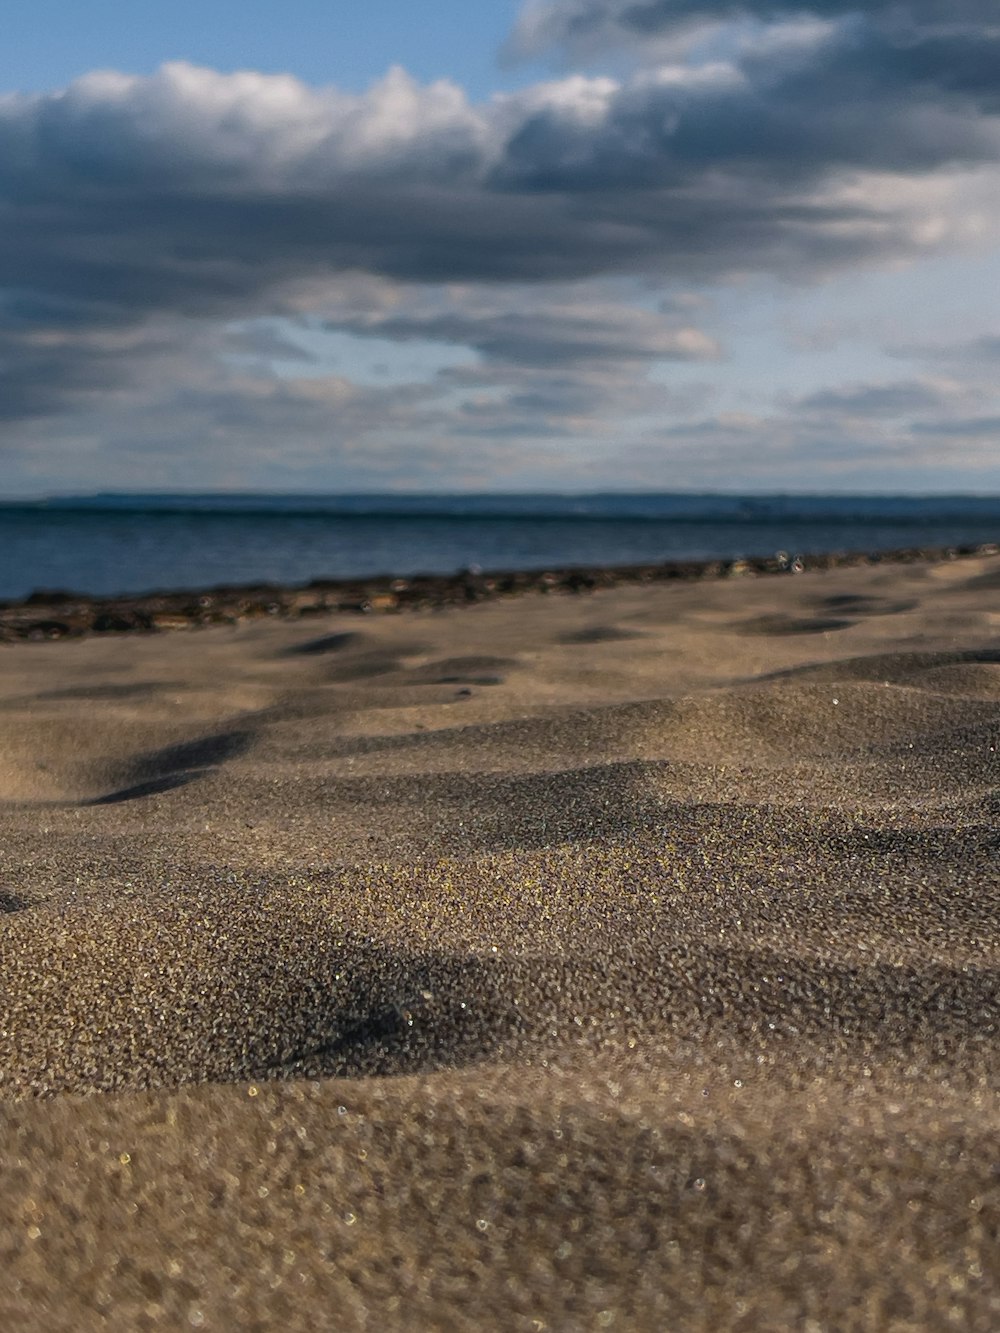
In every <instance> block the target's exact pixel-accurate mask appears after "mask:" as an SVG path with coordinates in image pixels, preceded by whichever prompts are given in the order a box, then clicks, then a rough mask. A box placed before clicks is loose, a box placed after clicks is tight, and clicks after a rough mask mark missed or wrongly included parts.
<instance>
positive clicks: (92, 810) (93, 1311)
mask: <svg viewBox="0 0 1000 1333" xmlns="http://www.w3.org/2000/svg"><path fill="white" fill-rule="evenodd" d="M0 719H2V720H0V820H2V829H3V836H2V839H0V1167H2V1177H0V1179H2V1185H3V1188H2V1190H0V1271H2V1273H3V1280H2V1282H0V1326H2V1327H4V1328H10V1329H17V1330H19V1331H21V1330H24V1331H26V1333H30V1331H31V1330H36V1329H38V1330H43V1329H44V1330H62V1329H65V1330H74V1331H76V1330H88V1329H105V1328H109V1329H124V1330H132V1329H147V1328H149V1329H154V1328H162V1329H187V1328H204V1329H220V1330H232V1329H239V1330H271V1329H282V1330H285V1329H302V1330H306V1329H327V1328H329V1329H345V1330H351V1329H371V1330H383V1329H385V1330H394V1329H400V1330H404V1329H405V1330H411V1329H415V1330H423V1329H434V1330H437V1329H441V1330H451V1329H455V1330H461V1329H476V1330H479V1329H503V1330H507V1329H511V1330H519V1329H524V1330H531V1331H532V1333H535V1331H542V1330H573V1331H575V1330H589V1329H607V1328H610V1329H618V1330H646V1329H649V1330H665V1329H669V1330H706V1333H707V1331H708V1330H729V1329H742V1330H764V1329H766V1330H772V1329H773V1330H785V1329H794V1330H806V1331H808V1333H824V1331H825V1330H836V1331H837V1333H840V1331H841V1330H854V1329H858V1330H862V1329H865V1330H867V1329H872V1330H876V1329H878V1330H882V1329H891V1330H911V1329H912V1330H917V1329H920V1330H924V1329H939V1328H940V1329H944V1328H959V1329H974V1330H978V1329H982V1330H990V1331H992V1330H994V1329H996V1328H997V1327H1000V1250H998V1240H1000V1237H998V1230H1000V1150H998V1143H1000V1138H998V1134H1000V1105H998V1101H997V1095H996V1090H997V1086H998V1076H1000V1047H998V1041H1000V1036H998V1033H1000V1029H998V1024H1000V991H998V987H997V980H998V966H1000V928H998V920H1000V917H998V908H1000V862H998V848H1000V834H998V832H997V815H998V804H1000V798H998V790H1000V786H998V780H997V773H998V758H997V751H998V746H1000V560H998V559H997V558H996V557H983V558H980V559H968V560H962V561H957V562H951V563H949V562H939V563H914V564H909V565H894V566H879V565H873V566H868V567H859V568H844V569H831V570H827V571H822V570H811V571H806V572H804V573H802V574H799V575H792V574H789V575H787V576H783V577H771V578H753V577H745V578H730V579H726V580H720V581H716V582H711V583H679V584H676V585H661V586H650V587H642V586H636V587H628V586H624V587H617V588H611V589H607V590H598V591H596V592H590V593H587V592H584V593H581V594H579V595H569V594H565V593H558V594H552V595H549V596H545V595H542V594H541V593H532V594H529V595H525V596H523V597H520V598H518V599H516V600H504V599H499V600H494V601H490V602H487V603H484V604H481V605H473V606H470V607H468V608H458V607H455V608H451V607H446V608H444V609H439V610H429V609H428V610H421V611H415V612H406V613H402V614H397V615H391V614H390V615H383V616H367V617H364V616H359V615H351V614H344V613H333V614H328V615H321V616H314V617H312V618H310V619H308V620H294V619H293V620H259V621H255V622H252V623H248V624H242V625H237V626H233V627H217V628H207V629H202V630H196V631H189V632H176V633H160V634H150V635H127V636H106V637H92V638H83V639H80V640H75V641H67V642H59V643H50V642H39V643H34V642H22V643H13V644H8V645H5V646H3V647H0Z"/></svg>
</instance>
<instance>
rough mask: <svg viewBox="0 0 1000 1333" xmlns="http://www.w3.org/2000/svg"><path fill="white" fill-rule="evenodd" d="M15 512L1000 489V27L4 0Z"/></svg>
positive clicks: (0, 409)
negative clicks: (56, 503) (651, 493)
mask: <svg viewBox="0 0 1000 1333" xmlns="http://www.w3.org/2000/svg"><path fill="white" fill-rule="evenodd" d="M0 71H2V73H0V495H4V496H7V497H11V498H16V497H22V496H24V497H27V496H38V495H43V494H66V493H78V492H90V491H96V490H143V491H151V490H230V491H233V490H240V491H242V490H256V491H261V490H268V491H292V492H351V491H466V490H468V491H482V490H508V491H532V490H556V491H598V490H631V491H641V490H724V491H764V492H769V491H770V492H773V491H815V492H837V491H840V492H858V491H860V492H911V493H934V492H952V493H954V492H979V493H1000V300H998V297H1000V10H998V7H997V0H853V2H852V0H524V2H523V3H518V0H509V2H508V0H482V3H480V4H478V5H469V4H468V0H427V3H425V4H423V5H414V4H413V3H412V0H369V2H368V3H367V4H366V5H365V6H363V7H357V6H347V5H345V4H341V3H336V0H286V3H285V4H283V5H282V6H280V7H279V6H276V5H274V4H272V3H266V4H265V3H262V2H261V0H242V2H241V3H237V0H199V3H195V0H173V2H172V3H170V4H167V3H165V0H158V2H154V0H129V2H128V3H125V0H90V3H88V4H87V5H86V6H79V5H78V6H70V5H67V4H66V3H65V0H30V3H29V0H5V6H4V43H3V64H2V66H0Z"/></svg>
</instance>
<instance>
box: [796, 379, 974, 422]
mask: <svg viewBox="0 0 1000 1333" xmlns="http://www.w3.org/2000/svg"><path fill="white" fill-rule="evenodd" d="M948 398H949V395H948V394H947V393H945V392H943V391H942V390H941V389H940V388H938V387H936V386H934V385H931V384H927V383H923V382H921V381H919V380H900V381H897V382H896V383H893V384H855V385H850V386H849V387H847V388H840V389H823V390H820V391H819V392H817V393H811V394H807V395H805V396H804V397H802V398H799V399H797V401H796V403H795V406H796V407H797V408H798V409H799V410H801V411H804V412H836V413H841V414H843V415H844V416H848V417H857V416H860V417H898V416H904V415H908V414H911V413H914V412H926V411H928V410H935V409H940V408H941V407H942V406H943V405H944V404H946V403H947V402H948Z"/></svg>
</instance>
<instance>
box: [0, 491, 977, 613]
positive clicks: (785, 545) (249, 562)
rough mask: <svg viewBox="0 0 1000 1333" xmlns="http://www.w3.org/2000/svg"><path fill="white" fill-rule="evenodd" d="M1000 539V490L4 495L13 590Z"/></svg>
mask: <svg viewBox="0 0 1000 1333" xmlns="http://www.w3.org/2000/svg"><path fill="white" fill-rule="evenodd" d="M991 542H1000V496H931V497H929V496H920V497H914V496H822V495H805V496H804V495H784V496H783V495H742V496H741V495H681V494H647V495H631V494H629V495H625V494H606V495H412V496H402V495H354V496H289V495H280V496H279V495H271V496H268V495H252V496H250V495H239V496H236V495H230V496H220V495H101V496H91V497H84V498H76V499H59V500H48V501H39V502H32V503H6V504H0V598H5V599H13V598H20V597H25V596H27V595H28V594H30V593H31V592H34V591H37V590H41V589H47V590H52V589H59V590H64V591H70V592H80V593H90V594H95V595H101V594H103V595H114V594H119V593H141V592H151V591H154V590H157V589H180V588H208V587H212V586H217V585H220V584H246V583H254V582H271V583H282V584H300V583H308V582H309V581H310V580H312V579H322V578H350V577H361V576H368V575H376V574H393V575H405V574H415V573H452V572H454V571H456V570H459V569H468V568H474V567H477V566H478V567H479V568H481V569H484V570H513V569H545V568H554V567H565V566H572V565H627V564H641V563H656V562H660V561H667V560H709V559H734V558H737V557H741V556H756V555H773V554H774V553H775V552H776V551H787V552H788V553H789V554H796V553H798V554H802V555H805V554H816V553H822V552H830V551H866V552H875V551H885V550H893V549H898V548H900V547H913V546H962V545H978V544H981V543H991Z"/></svg>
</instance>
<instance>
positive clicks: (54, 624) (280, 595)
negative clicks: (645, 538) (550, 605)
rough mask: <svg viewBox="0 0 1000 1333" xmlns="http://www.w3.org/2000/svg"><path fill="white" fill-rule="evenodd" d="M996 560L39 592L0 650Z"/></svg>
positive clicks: (964, 555) (867, 555)
mask: <svg viewBox="0 0 1000 1333" xmlns="http://www.w3.org/2000/svg"><path fill="white" fill-rule="evenodd" d="M998 554H1000V543H992V542H991V543H986V544H979V545H974V546H913V547H904V548H901V549H899V550H893V551H877V552H861V551H847V552H843V551H838V552H831V553H824V554H819V555H791V554H787V553H785V552H783V551H780V552H778V553H777V554H775V555H771V556H754V557H750V558H747V559H738V560H669V561H665V562H664V563H662V564H643V565H614V566H600V565H594V566H591V565H574V566H570V567H566V568H549V569H541V570H506V571H505V570H500V571H494V572H489V571H481V570H479V569H475V568H474V569H465V570H460V571H458V572H457V573H454V574H414V575H409V576H407V577H405V578H399V577H393V576H391V575H379V576H376V577H373V578H360V579H314V580H313V581H312V582H310V583H307V584H300V585H295V586H286V585H279V584H270V583H253V584H245V585H224V586H218V587H211V588H204V589H180V590H174V591H168V590H164V591H160V592H150V593H143V594H138V595H134V596H133V595H125V596H117V597H91V596H88V595H86V594H83V593H75V592H69V591H62V590H56V589H38V590H37V591H35V592H33V593H31V595H30V596H28V597H25V598H23V599H21V600H19V601H0V643H12V642H15V641H18V640H25V639H27V640H33V641H43V640H59V639H69V638H81V637H83V636H84V635H89V634H135V633H146V634H148V633H160V632H164V631H168V630H190V629H198V628H203V627H205V626H209V625H237V624H241V623H243V622H244V621H248V620H255V619H259V618H261V617H264V616H281V617H285V618H295V617H299V616H313V615H323V614H326V613H330V612H335V611H344V612H356V613H357V614H361V615H371V614H388V613H398V612H402V611H415V610H425V609H433V608H436V607H444V606H472V605H475V604H476V603H479V602H485V601H492V600H495V599H497V598H501V597H517V596H521V595H523V594H525V593H542V594H546V593H547V594H580V593H588V592H596V591H597V590H599V589H603V588H615V587H620V586H623V585H634V584H642V583H667V582H670V581H672V580H688V581H694V580H698V579H722V578H755V577H766V576H778V575H784V576H790V575H795V574H800V573H802V572H803V571H805V570H810V569H843V568H848V567H850V566H858V565H873V564H916V563H919V562H927V563H934V562H942V561H949V560H962V559H969V558H971V557H976V556H979V557H982V556H992V555H998Z"/></svg>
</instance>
